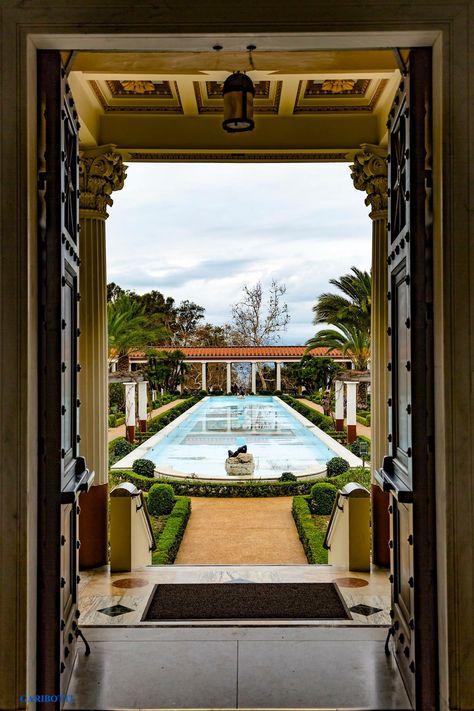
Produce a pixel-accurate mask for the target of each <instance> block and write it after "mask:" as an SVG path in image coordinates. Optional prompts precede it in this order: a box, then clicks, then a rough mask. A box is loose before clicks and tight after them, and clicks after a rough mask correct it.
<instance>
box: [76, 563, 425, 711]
mask: <svg viewBox="0 0 474 711" xmlns="http://www.w3.org/2000/svg"><path fill="white" fill-rule="evenodd" d="M81 577H82V581H81V584H80V601H79V606H80V609H81V617H80V622H81V627H82V629H83V631H84V633H85V635H86V637H87V639H88V641H89V642H90V645H91V650H92V651H91V654H90V656H85V654H84V646H83V644H82V642H81V643H79V652H78V656H77V659H76V664H75V668H74V672H73V675H72V679H71V683H70V687H69V689H68V694H70V695H72V697H73V702H72V703H71V704H68V708H74V709H83V710H90V711H91V710H92V709H96V710H97V711H102V710H107V711H114V710H117V711H118V710H120V711H122V710H126V709H134V710H137V709H143V710H144V709H147V711H148V710H152V709H155V710H157V709H160V710H164V709H189V710H190V709H214V710H215V711H216V710H218V709H247V711H250V709H272V710H275V709H280V710H282V709H293V710H294V711H296V709H306V710H309V709H318V710H319V709H321V710H322V709H326V710H332V711H334V710H336V709H340V710H342V709H353V711H356V710H359V711H362V710H364V711H369V710H374V711H375V710H377V711H385V709H386V710H387V711H388V710H389V709H390V710H391V709H399V710H400V709H405V710H408V709H411V706H410V704H409V701H408V698H407V696H406V693H405V690H404V687H403V684H402V681H401V679H400V677H399V674H398V672H397V669H396V664H395V662H394V660H393V658H392V657H391V656H390V657H386V656H385V654H384V641H385V637H386V633H387V625H388V624H389V621H390V617H389V606H390V588H389V583H388V579H387V578H388V574H387V571H386V570H381V569H374V570H372V571H371V572H370V573H354V572H352V571H347V570H345V569H340V568H334V567H332V566H313V565H280V566H278V565H273V566H268V565H239V566H229V565H222V566H206V565H198V566H194V565H193V566H190V565H173V566H155V567H147V568H142V569H140V570H135V571H133V572H131V573H114V574H111V573H110V572H109V570H108V569H106V568H104V569H101V570H95V571H92V572H86V573H84V572H82V573H81ZM231 581H234V582H245V581H249V582H259V581H261V582H305V581H306V582H330V581H334V582H336V583H337V585H338V587H339V590H340V591H341V593H342V595H343V597H344V599H345V601H346V603H347V606H348V607H349V610H350V611H351V615H352V618H353V619H352V620H314V621H312V620H278V621H274V620H273V621H272V620H256V621H255V620H254V621H248V620H247V621H246V620H238V621H233V620H221V621H209V622H207V621H199V622H193V621H190V622H184V623H183V622H182V621H172V620H170V621H161V622H156V621H155V622H141V617H142V614H143V611H144V609H145V606H146V603H147V602H148V599H149V597H150V594H151V592H152V590H153V587H154V585H155V584H157V583H160V582H161V583H184V584H185V583H196V582H202V583H204V582H223V583H224V582H231Z"/></svg>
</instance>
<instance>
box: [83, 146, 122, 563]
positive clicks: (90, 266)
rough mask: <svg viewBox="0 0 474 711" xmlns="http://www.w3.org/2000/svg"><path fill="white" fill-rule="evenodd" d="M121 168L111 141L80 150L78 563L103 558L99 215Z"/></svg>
mask: <svg viewBox="0 0 474 711" xmlns="http://www.w3.org/2000/svg"><path fill="white" fill-rule="evenodd" d="M125 171H126V167H125V166H124V165H123V163H122V158H121V156H120V155H119V154H118V153H115V146H112V145H107V146H99V147H97V148H94V149H90V150H87V151H81V154H80V165H79V179H80V191H81V192H80V213H79V218H80V225H81V232H80V243H79V247H80V258H81V266H80V293H81V300H80V302H79V318H80V327H81V337H80V340H79V360H80V363H81V372H80V376H79V389H80V390H79V397H80V401H81V410H80V432H81V454H83V455H84V456H85V458H86V461H87V465H88V467H89V469H91V470H94V471H95V481H94V485H93V486H92V487H91V489H90V491H89V492H87V493H84V494H81V497H80V508H81V514H80V519H79V524H80V538H81V548H80V551H79V560H80V565H81V567H86V568H92V567H96V566H100V565H105V564H106V563H107V506H108V451H107V412H108V380H107V379H108V362H107V355H108V353H107V274H106V241H105V220H106V219H107V217H108V214H107V208H108V207H110V206H111V205H112V203H113V201H112V198H111V197H110V195H111V193H112V192H113V191H114V190H120V189H121V188H122V187H123V185H124V181H125V177H126V175H125Z"/></svg>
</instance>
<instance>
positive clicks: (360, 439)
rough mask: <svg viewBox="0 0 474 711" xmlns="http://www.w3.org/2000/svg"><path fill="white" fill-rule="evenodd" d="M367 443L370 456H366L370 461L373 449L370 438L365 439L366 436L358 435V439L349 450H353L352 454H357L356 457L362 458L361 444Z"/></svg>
mask: <svg viewBox="0 0 474 711" xmlns="http://www.w3.org/2000/svg"><path fill="white" fill-rule="evenodd" d="M361 442H365V443H366V444H367V445H368V447H367V449H368V454H367V455H366V456H367V458H368V459H370V447H371V441H370V439H369V438H368V437H364V435H358V436H357V439H356V440H355V442H352V444H351V445H350V446H349V449H350V450H351V452H352V454H355V455H356V457H360V456H361V454H360V443H361Z"/></svg>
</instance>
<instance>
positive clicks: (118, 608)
mask: <svg viewBox="0 0 474 711" xmlns="http://www.w3.org/2000/svg"><path fill="white" fill-rule="evenodd" d="M97 612H102V613H103V614H104V615H108V616H109V617H117V615H125V614H126V613H127V612H134V610H132V608H131V607H125V605H112V606H111V607H103V608H102V609H101V610H97Z"/></svg>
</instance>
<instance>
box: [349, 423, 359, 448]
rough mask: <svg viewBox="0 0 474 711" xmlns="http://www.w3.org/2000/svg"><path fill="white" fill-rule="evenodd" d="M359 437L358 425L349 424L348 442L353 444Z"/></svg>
mask: <svg viewBox="0 0 474 711" xmlns="http://www.w3.org/2000/svg"><path fill="white" fill-rule="evenodd" d="M356 439H357V425H347V444H352V442H355V441H356Z"/></svg>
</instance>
